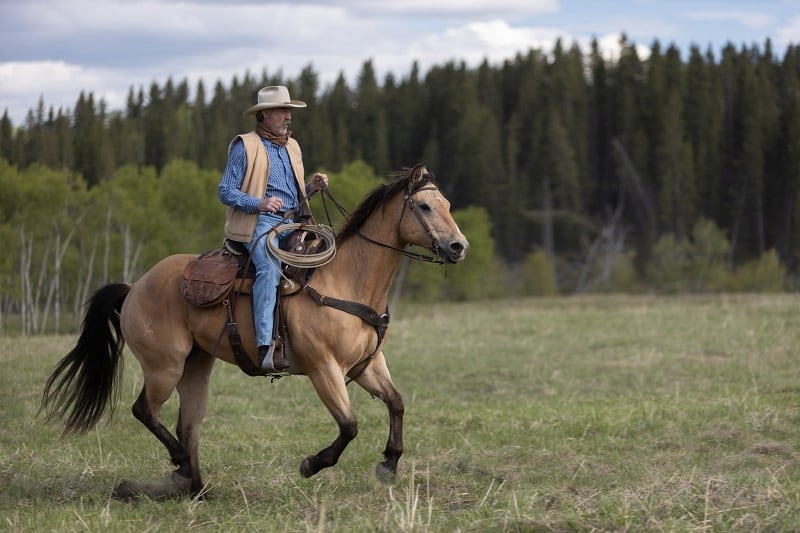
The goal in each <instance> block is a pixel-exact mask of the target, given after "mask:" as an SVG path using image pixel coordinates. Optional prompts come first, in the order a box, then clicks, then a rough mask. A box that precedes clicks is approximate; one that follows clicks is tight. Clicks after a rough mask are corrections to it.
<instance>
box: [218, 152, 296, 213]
mask: <svg viewBox="0 0 800 533" xmlns="http://www.w3.org/2000/svg"><path fill="white" fill-rule="evenodd" d="M261 142H262V143H264V147H265V148H266V150H267V155H268V156H269V180H268V181H267V190H266V191H264V198H269V197H270V196H277V197H278V198H280V199H281V201H282V202H283V208H282V210H283V211H288V210H290V209H294V208H295V207H297V204H298V203H299V201H298V198H297V185H296V183H295V177H294V170H293V169H292V162H291V160H290V159H289V152H288V151H287V150H286V147H285V146H280V145H278V144H275V143H273V142H270V141H268V140H266V139H263V138H262V139H261ZM246 172H247V152H246V151H245V149H244V142H243V141H242V139H240V138H237V139H236V142H234V143H233V146H232V147H231V153H230V157H228V164H227V165H226V166H225V172H224V173H223V174H222V180H221V181H220V183H219V200H220V202H222V203H223V204H225V205H227V206H228V207H233V208H234V209H239V210H241V211H244V212H246V213H255V212H256V211H258V202H259V201H260V200H261V198H256V197H254V196H250V195H248V194H246V193H244V192H242V190H241V187H242V183H244V177H245V173H246Z"/></svg>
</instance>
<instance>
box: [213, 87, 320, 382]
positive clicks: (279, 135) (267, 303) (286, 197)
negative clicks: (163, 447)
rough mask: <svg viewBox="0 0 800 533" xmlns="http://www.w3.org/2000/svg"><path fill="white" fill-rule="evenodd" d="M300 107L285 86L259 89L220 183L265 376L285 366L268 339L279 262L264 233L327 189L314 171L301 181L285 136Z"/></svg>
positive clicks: (298, 162) (298, 156)
mask: <svg viewBox="0 0 800 533" xmlns="http://www.w3.org/2000/svg"><path fill="white" fill-rule="evenodd" d="M300 107H306V104H305V102H301V101H299V100H292V99H291V98H290V96H289V90H288V89H287V88H286V87H284V86H275V87H264V88H263V89H261V90H259V91H258V103H256V104H255V105H254V106H252V107H250V108H249V109H248V110H247V111H245V112H244V114H245V115H255V119H256V126H255V130H253V131H251V132H250V133H246V134H241V135H238V136H236V138H234V139H233V141H231V144H230V145H229V146H228V163H227V165H226V167H225V172H224V174H223V175H222V179H221V181H220V184H219V199H220V201H221V202H222V203H223V204H225V205H226V206H227V207H228V208H227V211H226V216H225V237H226V238H227V239H230V240H232V241H238V242H241V243H242V244H244V246H245V247H246V248H247V249H248V250H249V251H250V254H251V257H252V263H253V265H254V266H255V269H256V278H255V281H254V282H253V296H252V299H253V321H254V323H255V330H256V340H257V341H258V355H259V359H260V361H261V367H262V368H263V369H264V370H267V371H281V370H285V369H286V368H288V367H289V362H288V361H287V360H286V359H285V358H284V357H283V354H282V353H280V351H277V352H276V350H275V342H274V340H273V338H272V334H273V331H272V329H273V321H274V312H275V304H276V300H277V288H278V283H279V282H280V270H279V269H280V261H279V260H278V259H276V258H275V257H274V256H273V255H272V253H271V252H270V251H269V249H268V248H267V242H266V239H267V237H266V234H267V233H268V232H269V230H270V229H272V228H273V227H274V226H276V225H278V224H281V223H285V222H286V220H285V219H284V215H285V214H286V213H288V212H289V211H292V210H300V209H303V208H305V209H308V203H307V201H308V200H307V198H308V195H310V194H312V193H314V192H316V191H318V190H320V189H322V188H324V187H326V186H327V185H328V176H327V175H326V174H322V173H319V172H317V173H316V174H314V177H313V178H312V180H311V182H310V183H308V184H307V185H306V184H305V183H304V181H303V180H304V178H305V176H304V169H303V159H302V152H301V150H300V145H299V144H298V142H297V141H296V140H294V139H293V138H292V137H291V132H290V131H289V126H290V125H291V123H292V109H293V108H300ZM275 244H277V243H275Z"/></svg>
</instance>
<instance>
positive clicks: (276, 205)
mask: <svg viewBox="0 0 800 533" xmlns="http://www.w3.org/2000/svg"><path fill="white" fill-rule="evenodd" d="M281 208H283V202H282V201H281V199H280V198H278V197H276V196H270V197H269V198H262V199H261V200H259V202H258V210H259V211H263V212H265V213H277V212H278V211H280V210H281Z"/></svg>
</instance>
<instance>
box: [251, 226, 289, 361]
mask: <svg viewBox="0 0 800 533" xmlns="http://www.w3.org/2000/svg"><path fill="white" fill-rule="evenodd" d="M281 223H286V221H284V219H283V218H281V217H280V216H279V215H268V214H266V213H261V214H260V215H259V216H258V222H257V223H256V230H255V232H254V233H253V238H252V239H251V240H250V242H249V243H245V246H246V247H247V249H248V250H250V255H251V257H252V259H251V261H252V262H253V265H254V266H255V268H256V279H255V281H254V282H253V322H254V325H255V328H256V341H258V345H259V346H266V345H267V344H269V343H271V342H272V326H273V321H274V316H275V303H276V302H277V295H278V283H280V281H281V274H280V270H279V269H280V266H281V263H280V261H279V260H278V259H277V258H275V256H274V255H272V253H270V251H269V250H268V249H267V237H266V236H263V237H262V235H264V234H265V233H267V232H268V231H269V230H270V229H272V227H273V226H275V225H277V224H281ZM287 235H288V234H287ZM279 240H283V236H280V239H279V238H278V237H275V236H273V238H272V241H273V244H275V245H277V243H278V241H279Z"/></svg>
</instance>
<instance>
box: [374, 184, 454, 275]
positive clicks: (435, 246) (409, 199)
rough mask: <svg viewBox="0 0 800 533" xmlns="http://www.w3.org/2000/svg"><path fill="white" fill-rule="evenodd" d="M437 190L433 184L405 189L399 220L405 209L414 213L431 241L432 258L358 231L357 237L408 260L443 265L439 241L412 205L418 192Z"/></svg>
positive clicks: (401, 218)
mask: <svg viewBox="0 0 800 533" xmlns="http://www.w3.org/2000/svg"><path fill="white" fill-rule="evenodd" d="M422 177H423V178H426V177H427V174H426V175H423V176H422ZM428 183H430V181H428ZM438 190H439V188H438V187H436V186H435V185H433V184H429V185H427V186H421V187H418V188H416V189H414V190H411V191H409V190H408V189H406V192H405V194H404V195H403V211H401V212H400V220H403V217H404V216H405V214H406V208H408V209H409V210H410V211H411V212H412V213H414V216H416V217H417V220H418V221H419V223H420V224H421V225H422V229H424V230H425V233H427V234H428V237H430V239H431V248H430V250H431V252H433V253H434V254H435V255H434V256H429V255H425V254H418V253H416V252H410V251H408V250H406V249H404V248H398V247H396V246H392V245H391V244H386V243H383V242H380V241H376V240H375V239H373V238H371V237H367V236H366V235H364V234H363V233H362V232H361V230H359V231H358V236H359V237H361V238H362V239H364V240H365V241H367V242H369V243H372V244H375V245H378V246H382V247H383V248H388V249H390V250H394V251H396V252H398V253H400V254H402V255H404V256H406V257H408V258H410V259H414V260H416V261H425V262H427V263H436V264H439V265H443V264H445V263H444V261H443V260H442V259H441V257H440V256H439V241H438V240H437V239H436V237H435V236H434V235H433V232H432V231H431V228H430V226H429V225H428V224H427V222H425V219H424V218H423V217H422V215H421V214H420V213H419V211H417V208H416V206H415V205H414V195H415V194H417V193H419V192H422V191H438Z"/></svg>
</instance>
